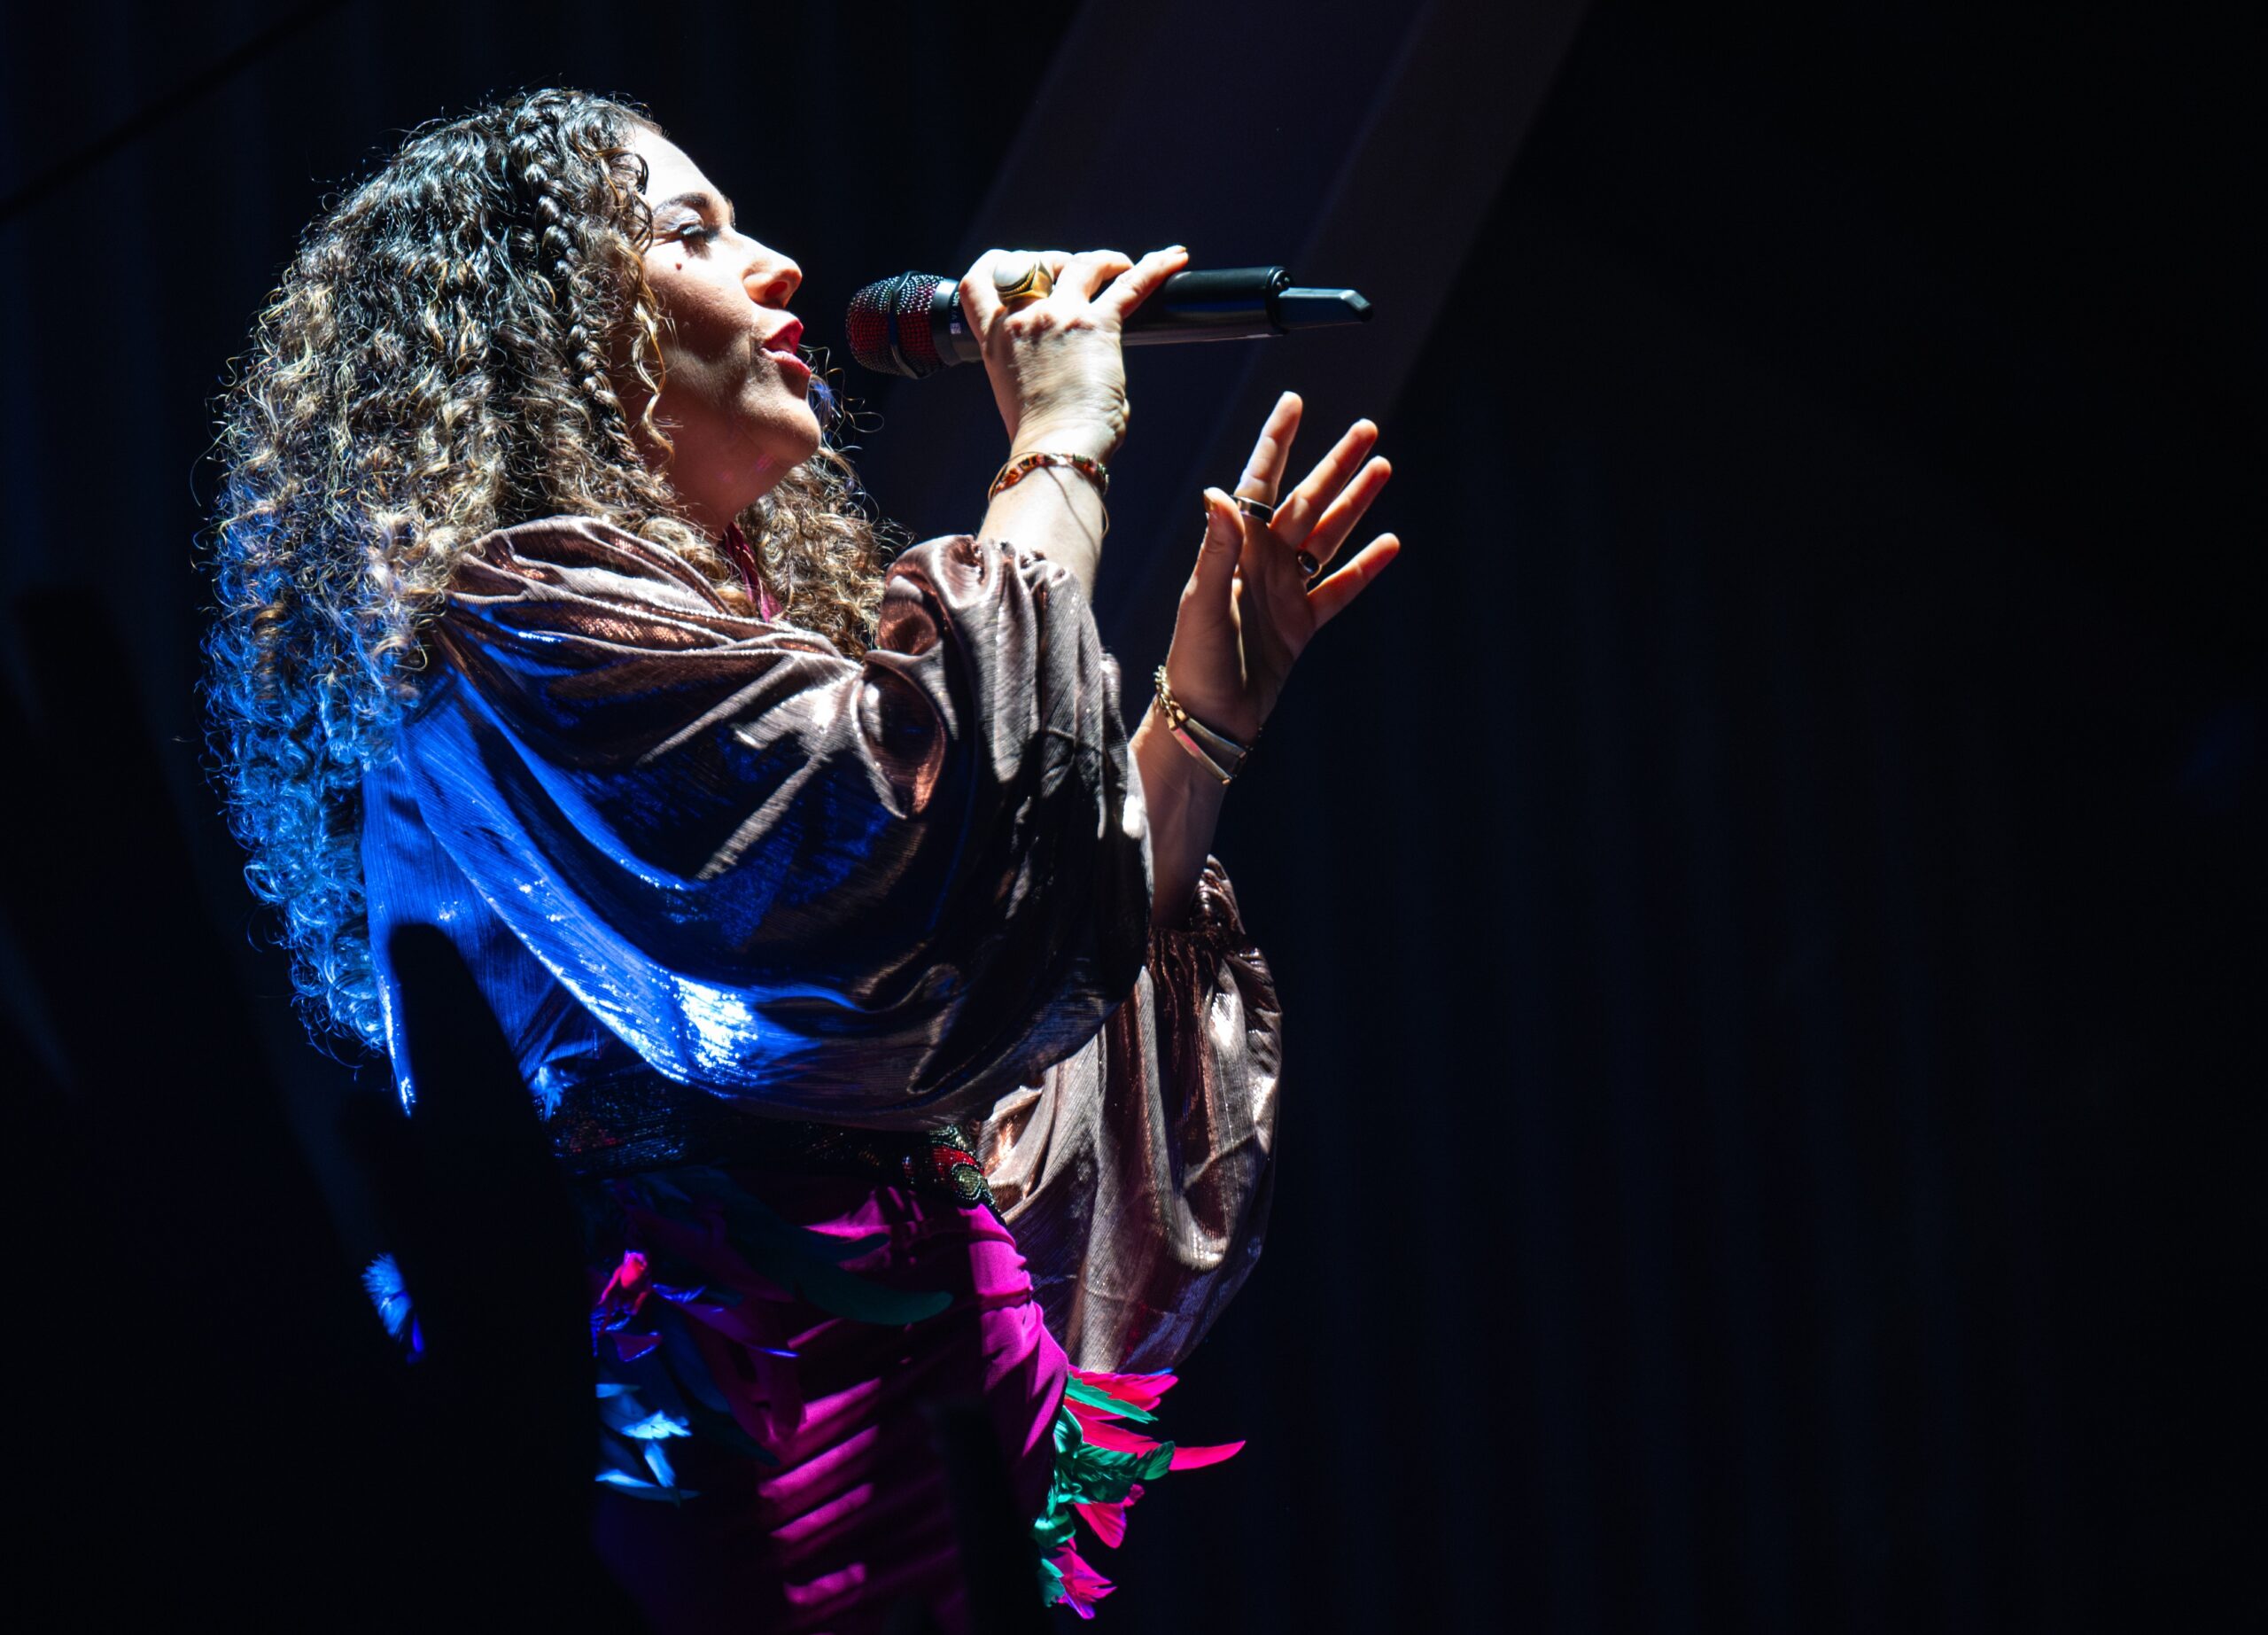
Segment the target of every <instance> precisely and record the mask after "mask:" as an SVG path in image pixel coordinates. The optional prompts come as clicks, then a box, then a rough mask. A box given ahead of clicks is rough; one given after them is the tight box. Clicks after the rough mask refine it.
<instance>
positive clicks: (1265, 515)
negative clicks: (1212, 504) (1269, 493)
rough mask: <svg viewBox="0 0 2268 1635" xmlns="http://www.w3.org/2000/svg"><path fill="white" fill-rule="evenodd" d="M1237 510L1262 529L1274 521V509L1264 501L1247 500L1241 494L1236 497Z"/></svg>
mask: <svg viewBox="0 0 2268 1635" xmlns="http://www.w3.org/2000/svg"><path fill="white" fill-rule="evenodd" d="M1237 510H1239V511H1242V512H1243V513H1244V514H1245V515H1246V516H1247V517H1249V518H1252V519H1253V521H1254V522H1256V523H1258V524H1259V525H1260V526H1262V527H1263V528H1264V527H1266V526H1268V525H1269V524H1270V523H1271V522H1273V521H1275V519H1276V508H1275V507H1274V506H1272V505H1270V503H1269V502H1267V501H1265V500H1252V499H1247V498H1246V497H1245V496H1244V495H1243V494H1239V495H1237Z"/></svg>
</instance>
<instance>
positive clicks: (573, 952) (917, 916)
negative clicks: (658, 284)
mask: <svg viewBox="0 0 2268 1635" xmlns="http://www.w3.org/2000/svg"><path fill="white" fill-rule="evenodd" d="M767 611H768V610H767ZM434 646H435V649H436V651H437V659H438V662H437V664H436V666H435V670H436V674H435V675H434V677H433V680H432V681H431V684H430V685H429V686H428V688H427V690H426V693H425V696H424V697H423V699H422V700H421V702H420V704H419V706H418V708H417V709H416V712H414V713H413V715H412V716H411V718H410V720H408V723H407V724H406V725H405V727H404V728H403V731H402V734H401V736H400V751H399V753H398V754H397V755H396V756H395V757H394V758H393V759H392V760H391V761H390V762H389V763H387V764H386V765H385V766H383V767H378V768H377V769H375V770H373V771H372V772H371V773H370V774H369V776H368V777H367V779H366V781H365V785H364V830H363V855H364V866H365V877H366V882H367V889H368V901H369V915H370V921H371V931H372V944H373V946H374V947H375V948H376V949H377V950H379V951H380V961H379V978H380V993H381V999H382V1000H383V1001H384V1011H385V1014H386V1016H387V1017H388V1026H389V1045H390V1047H392V1054H393V1059H394V1061H395V1063H397V1067H398V1080H399V1084H400V1091H401V1094H402V1095H403V1097H404V1099H405V1102H407V1103H408V1104H409V1105H410V1106H411V1107H412V1109H413V1111H414V1108H415V1102H416V1085H415V1084H414V1083H412V1082H410V1081H409V1079H408V1074H407V1063H408V1053H407V1050H406V1048H404V1047H403V1043H402V1040H401V1039H400V1035H399V1025H400V1024H399V1022H398V1018H399V1016H400V1006H399V1004H398V1003H397V1002H395V1000H394V997H393V993H394V991H393V986H392V984H393V977H392V972H391V970H390V969H388V968H387V966H386V964H385V962H384V954H383V951H384V948H385V947H386V946H387V938H388V936H389V935H390V934H391V932H392V930H394V929H395V928H397V927H400V926H402V925H407V924H425V925H432V926H436V927H438V928H439V929H440V930H442V931H443V932H444V933H445V934H447V936H448V937H449V938H451V940H452V941H453V943H454V945H455V946H456V947H457V948H458V950H459V952H460V953H461V954H463V956H464V958H465V960H466V962H467V964H468V966H469V967H470V969H472V971H473V972H474V974H475V977H476V979H477V980H478V982H479V984H480V985H481V987H482V991H483V993H485V996H486V997H487V999H488V1000H489V1003H490V1005H491V1007H492V1008H493V1010H494V1011H495V1013H496V1016H497V1017H498V1019H499V1022H500V1024H501V1025H502V1027H503V1029H504V1032H505V1033H506V1036H507V1037H508V1039H510V1041H511V1042H512V1045H513V1047H514V1049H515V1051H516V1052H517V1055H518V1058H519V1062H520V1066H521V1070H522V1072H523V1075H524V1078H525V1080H526V1082H527V1084H528V1085H529V1086H530V1089H531V1091H532V1094H535V1095H536V1097H537V1098H538V1100H539V1102H540V1105H541V1106H542V1108H543V1109H544V1111H545V1113H546V1115H547V1117H548V1120H549V1127H550V1128H551V1130H552V1132H553V1137H554V1146H555V1150H556V1151H557V1153H558V1155H559V1156H560V1159H561V1161H562V1163H563V1164H564V1165H565V1166H566V1167H567V1168H568V1170H569V1171H570V1172H571V1173H572V1174H574V1175H575V1176H577V1177H578V1178H579V1180H578V1183H577V1189H578V1193H579V1197H580V1199H581V1201H582V1203H583V1204H584V1207H585V1211H586V1226H588V1229H589V1234H590V1242H591V1244H592V1256H593V1258H592V1262H591V1265H592V1289H593V1303H594V1343H595V1344H596V1345H597V1348H598V1358H599V1363H600V1377H601V1385H600V1392H601V1400H600V1402H599V1404H598V1411H599V1417H600V1420H601V1425H602V1436H601V1442H602V1450H603V1454H604V1457H603V1461H602V1468H601V1471H600V1473H599V1475H600V1480H601V1481H602V1483H605V1484H606V1488H607V1491H605V1492H604V1493H602V1500H601V1503H602V1508H601V1514H600V1538H599V1543H600V1547H601V1549H602V1552H603V1553H604V1554H605V1556H606V1559H607V1561H608V1562H609V1564H610V1568H611V1569H612V1570H613V1571H614V1572H615V1574H616V1575H617V1577H618V1578H619V1579H620V1580H621V1581H622V1582H623V1583H624V1584H625V1586H627V1587H628V1588H629V1589H630V1591H631V1592H632V1593H633V1596H635V1598H636V1599H637V1600H638V1601H639V1603H640V1605H641V1608H642V1609H643V1610H644V1611H645V1612H646V1614H647V1615H648V1616H649V1618H650V1619H651V1621H652V1622H653V1623H654V1625H655V1627H656V1628H657V1629H661V1630H680V1629H681V1630H706V1629H718V1628H726V1627H731V1628H745V1629H781V1630H833V1631H851V1630H860V1629H868V1628H877V1627H880V1626H881V1624H882V1622H883V1621H884V1620H885V1619H886V1618H887V1617H888V1616H889V1613H890V1611H891V1608H893V1606H895V1605H896V1604H897V1602H899V1601H900V1600H905V1599H909V1598H910V1599H913V1600H918V1601H920V1602H921V1603H923V1604H925V1605H926V1606H928V1608H931V1609H932V1610H933V1611H934V1613H935V1614H936V1616H938V1617H939V1619H940V1620H941V1621H942V1622H943V1623H944V1626H945V1627H947V1628H957V1627H960V1625H961V1623H962V1621H963V1619H964V1617H965V1608H963V1607H962V1605H961V1601H960V1585H959V1569H958V1561H957V1557H956V1552H955V1539H954V1535H953V1520H952V1516H951V1511H950V1508H949V1507H948V1505H947V1502H946V1497H945V1490H944V1473H943V1471H942V1469H941V1468H940V1467H939V1464H938V1460H937V1457H936V1454H935V1453H934V1452H932V1451H931V1449H930V1445H929V1442H928V1428H927V1426H926V1424H925V1422H924V1421H923V1420H922V1419H921V1417H920V1414H919V1413H918V1412H917V1411H916V1408H917V1405H918V1404H919V1403H920V1402H922V1401H924V1400H928V1399H932V1398H941V1397H956V1398H972V1399H976V1400H979V1401H981V1402H982V1403H983V1405H984V1407H985V1410H986V1412H987V1414H988V1416H989V1419H990V1423H991V1424H992V1426H993V1427H994V1429H995V1431H996V1433H997V1435H998V1443H999V1447H1000V1450H1001V1453H1002V1456H1003V1458H1004V1460H1005V1461H1006V1465H1007V1468H1008V1470H1009V1473H1010V1478H1011V1483H1012V1485H1013V1487H1014V1491H1015V1493H1016V1497H1017V1499H1018V1501H1019V1503H1021V1504H1022V1505H1023V1506H1024V1507H1025V1508H1026V1509H1027V1511H1028V1512H1029V1514H1031V1515H1032V1516H1033V1517H1034V1518H1035V1524H1036V1537H1037V1538H1038V1540H1039V1545H1038V1549H1039V1552H1040V1553H1044V1554H1045V1557H1046V1559H1047V1561H1048V1562H1049V1563H1050V1565H1048V1566H1047V1567H1045V1568H1044V1569H1040V1572H1039V1576H1040V1577H1042V1578H1044V1579H1045V1582H1046V1584H1048V1585H1049V1586H1050V1589H1051V1591H1052V1593H1054V1594H1056V1595H1058V1596H1060V1597H1061V1598H1063V1599H1068V1600H1070V1601H1071V1602H1072V1603H1073V1605H1074V1606H1075V1607H1077V1608H1079V1609H1080V1610H1082V1611H1083V1612H1084V1611H1088V1610H1090V1609H1091V1603H1092V1600H1093V1599H1094V1598H1095V1596H1097V1595H1098V1594H1099V1593H1100V1592H1101V1591H1102V1589H1105V1588H1107V1584H1105V1583H1104V1582H1103V1581H1101V1580H1100V1579H1099V1577H1097V1576H1096V1575H1095V1574H1094V1573H1093V1571H1092V1569H1091V1566H1090V1565H1089V1563H1088V1562H1087V1561H1086V1560H1085V1559H1084V1557H1083V1556H1082V1555H1081V1554H1080V1553H1079V1549H1080V1547H1081V1546H1082V1545H1084V1547H1086V1548H1087V1549H1088V1550H1090V1551H1091V1548H1092V1545H1093V1544H1094V1543H1096V1542H1100V1543H1103V1544H1106V1545H1115V1543H1116V1542H1117V1538H1118V1535H1119V1534H1120V1533H1121V1532H1122V1530H1123V1527H1124V1521H1125V1507H1126V1506H1127V1505H1128V1504H1130V1503H1131V1502H1132V1500H1133V1499H1136V1498H1138V1497H1139V1496H1140V1492H1141V1487H1142V1484H1143V1483H1146V1482H1148V1481H1151V1480H1154V1478H1155V1476H1156V1475H1158V1474H1160V1473H1161V1472H1162V1471H1163V1470H1164V1469H1165V1468H1168V1467H1169V1465H1175V1466H1185V1465H1188V1464H1193V1463H1201V1462H1206V1461H1207V1460H1208V1458H1209V1457H1212V1456H1216V1455H1217V1453H1218V1451H1217V1450H1213V1451H1205V1450H1192V1449H1181V1450H1178V1451H1177V1450H1175V1449H1174V1448H1173V1447H1172V1445H1171V1444H1163V1445H1161V1444H1159V1443H1158V1441H1157V1440H1156V1437H1155V1435H1154V1433H1153V1429H1145V1428H1146V1426H1147V1424H1148V1421H1149V1419H1150V1415H1151V1412H1152V1410H1153V1408H1154V1405H1155V1398H1156V1396H1157V1394H1158V1393H1159V1392H1160V1391H1161V1390H1162V1389H1163V1387H1164V1385H1165V1384H1166V1383H1169V1381H1168V1380H1165V1379H1163V1378H1161V1377H1154V1376H1155V1371H1159V1370H1163V1369H1166V1368H1168V1367H1169V1366H1172V1365H1173V1364H1174V1363H1176V1362H1177V1360H1178V1359H1179V1358H1180V1357H1181V1356H1182V1355H1183V1354H1184V1352H1186V1351H1187V1350H1188V1349H1189V1348H1190V1347H1191V1346H1192V1345H1193V1344H1194V1343H1196V1341H1197V1340H1198V1338H1199V1337H1200V1335H1202V1334H1203V1332H1204V1331H1205V1329H1206V1327H1208V1325H1209V1323H1210V1322H1211V1320H1212V1319H1213V1317H1214V1316H1215V1315H1216V1313H1217V1312H1218V1311H1219V1310H1220V1308H1221V1306H1222V1305H1223V1303H1225V1301H1226V1300H1227V1299H1229V1298H1230V1297H1231V1296H1232V1295H1233V1294H1234V1292H1235V1290H1236V1289H1237V1288H1238V1287H1239V1285H1240V1284H1241V1282H1242V1281H1243V1279H1244V1277H1245V1275H1246V1274H1247V1272H1248V1271H1249V1270H1250V1267H1251V1265H1252V1263H1253V1261H1254V1258H1255V1257H1256V1256H1257V1254H1258V1251H1259V1247H1260V1241H1261V1234H1262V1227H1263V1225H1264V1222H1265V1218H1266V1207H1267V1197H1268V1190H1269V1180H1270V1148H1271V1147H1272V1145H1273V1133H1274V1120H1275V1109H1276V1102H1277V1094H1276V1089H1277V1082H1278V1061H1279V1034H1278V1014H1277V1006H1276V999H1275V994H1274V991H1273V987H1272V985H1271V984H1270V980H1269V977H1268V972H1267V969H1266V965H1265V962H1263V961H1262V959H1261V957H1260V955H1259V954H1258V952H1257V950H1255V949H1254V948H1252V947H1251V946H1249V944H1248V942H1247V939H1246V938H1245V935H1244V932H1243V929H1242V926H1241V924H1240V923H1239V919H1238V915H1237V910H1236V905H1235V899H1234V896H1233V893H1232V892H1231V890H1230V888H1229V885H1228V882H1227V880H1226V878H1225V877H1224V876H1223V875H1222V874H1221V872H1220V870H1219V868H1218V866H1217V865H1216V864H1211V863H1208V868H1207V871H1206V877H1205V880H1204V882H1203V883H1202V884H1201V885H1200V891H1199V894H1198V900H1197V903H1196V906H1195V908H1194V911H1193V913H1192V915H1191V918H1190V921H1189V923H1187V924H1186V925H1185V926H1183V927H1178V928H1173V929H1156V930H1153V928H1152V927H1151V926H1150V925H1149V923H1148V918H1147V916H1148V899H1149V867H1148V852H1147V835H1146V828H1145V817H1144V811H1143V806H1142V801H1141V798H1140V788H1139V784H1138V778H1137V776H1136V774H1135V769H1134V766H1133V761H1132V758H1131V756H1130V752H1129V746H1128V742H1127V736H1126V732H1125V728H1124V726H1123V723H1122V719H1121V715H1120V710H1119V700H1118V677H1117V671H1116V666H1115V663H1114V662H1113V661H1112V660H1111V659H1110V658H1109V657H1108V656H1107V654H1106V653H1104V651H1103V650H1102V648H1101V645H1100V642H1099V637H1098V635H1097V634H1096V631H1095V627H1094V623H1093V619H1092V618H1091V614H1090V613H1089V611H1088V610H1087V607H1086V605H1085V602H1084V596H1082V594H1081V593H1080V591H1079V589H1078V587H1077V585H1076V582H1075V581H1074V580H1071V579H1070V578H1069V577H1068V575H1067V574H1066V573H1064V572H1062V570H1060V568H1058V567H1057V566H1055V565H1054V564H1052V563H1049V562H1048V561H1046V560H1045V558H1044V557H1038V556H1036V555H1034V554H1032V553H1029V552H1026V551H1020V550H1016V549H1010V548H1003V547H998V546H995V545H991V544H988V543H985V542H983V541H975V540H972V539H969V538H967V537H957V538H950V539H944V540H938V541H930V542H928V543H926V544H923V545H920V546H917V547H914V548H913V549H910V550H908V551H907V552H905V555H904V556H903V557H901V558H900V559H899V560H898V561H897V563H896V564H894V565H893V567H892V569H891V571H890V573H889V580H888V581H887V583H886V586H885V596H884V603H883V607H882V616H881V621H880V627H879V631H878V634H877V638H876V642H875V645H874V650H872V651H871V652H869V653H867V654H866V655H865V656H863V657H862V658H855V659H854V658H848V657H845V656H844V655H843V654H841V653H839V652H838V651H837V650H835V648H834V647H833V646H832V645H831V644H830V643H828V642H826V641H825V640H823V639H822V638H819V637H818V636H816V635H812V634H811V633H809V632H806V631H803V630H800V629H797V628H796V627H794V626H792V625H790V624H787V623H783V622H780V621H779V620H777V619H763V618H751V617H750V616H748V615H746V614H742V613H740V612H737V611H734V609H733V608H731V607H730V606H728V605H727V604H726V603H724V602H723V601H722V600H721V599H720V598H719V597H718V595H717V594H716V592H715V591H714V590H713V589H712V588H711V587H710V586H709V585H708V584H707V582H706V581H705V580H703V579H702V578H701V577H700V575H699V574H698V573H696V572H694V571H693V570H692V569H691V568H690V567H689V566H687V564H684V563H683V562H682V561H680V559H679V558H677V557H674V556H673V555H672V554H671V553H670V552H668V551H666V550H664V549H661V548H659V547H656V546H655V545H652V544H649V543H648V542H646V541H641V540H639V539H637V538H635V537H633V536H632V535H629V534H626V533H622V532H621V531H620V530H617V529H614V528H611V527H610V526H606V525H604V524H601V523H597V522H594V521H591V520H589V519H586V518H557V519H553V520H549V521H546V522H540V523H532V524H527V525H524V526H519V527H516V528H510V529H506V530H503V531H501V532H500V533H496V534H493V535H491V536H490V537H489V538H488V539H487V540H485V541H482V542H481V543H480V544H479V545H478V546H477V547H475V549H474V550H473V552H472V553H471V554H470V556H469V557H468V558H467V559H466V560H465V561H464V563H463V564H461V566H460V568H459V571H458V572H457V575H456V577H455V579H454V581H453V584H452V595H451V598H450V605H449V607H448V609H447V612H446V613H445V615H444V617H443V618H442V619H441V620H440V621H439V625H438V626H437V627H436V640H435V642H434ZM952 1141H961V1142H963V1143H964V1144H965V1146H966V1147H967V1150H966V1151H963V1150H960V1149H959V1148H956V1147H954V1146H952V1145H951V1142H952ZM897 1153H903V1154H904V1155H905V1156H904V1157H903V1158H902V1160H900V1159H897V1158H893V1157H892V1156H891V1155H892V1154H897ZM877 1154H880V1155H881V1156H880V1157H877V1156H876V1155H877ZM933 1154H934V1156H935V1158H936V1167H935V1168H934V1170H933V1169H932V1168H931V1167H930V1157H931V1156H932V1155H933ZM891 1164H902V1168H891V1167H889V1166H890V1165H891ZM979 1175H981V1176H982V1177H983V1179H984V1180H985V1181H989V1185H990V1195H991V1198H992V1200H993V1207H988V1206H987V1205H986V1204H985V1203H983V1202H982V1201H981V1200H980V1199H977V1198H974V1197H972V1196H970V1195H969V1190H970V1188H971V1187H981V1186H982V1183H980V1182H979V1181H978V1180H977V1177H978V1176H979ZM947 1179H950V1180H951V1187H959V1188H960V1189H961V1191H960V1193H959V1195H956V1194H955V1193H954V1192H953V1191H952V1190H951V1187H948V1186H947V1185H945V1184H944V1183H945V1180H947ZM1012 1234H1013V1235H1012ZM411 1292H412V1293H413V1294H414V1292H415V1291H411ZM1073 1365H1076V1370H1075V1369H1074V1368H1073ZM1079 1371H1084V1372H1079ZM1075 1516H1076V1528H1075V1526H1074V1519H1075ZM1078 1528H1083V1529H1084V1530H1086V1534H1087V1537H1085V1538H1080V1539H1079V1540H1078V1541H1077V1542H1076V1543H1075V1542H1074V1536H1075V1533H1076V1529H1078ZM1037 1559H1038V1557H1037V1555H1036V1557H1035V1560H1036V1561H1037ZM1037 1592H1038V1591H1037V1587H1036V1589H1035V1593H1037Z"/></svg>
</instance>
